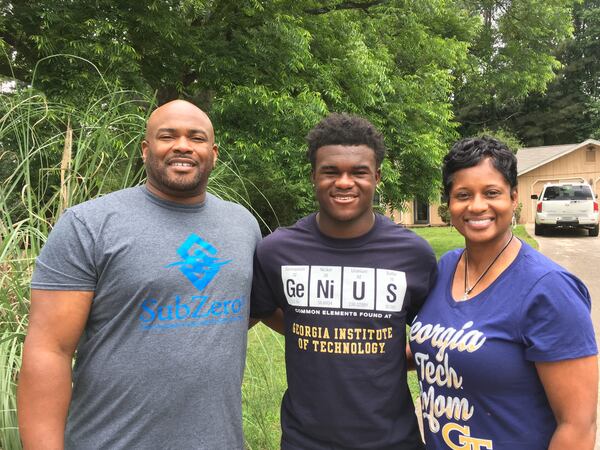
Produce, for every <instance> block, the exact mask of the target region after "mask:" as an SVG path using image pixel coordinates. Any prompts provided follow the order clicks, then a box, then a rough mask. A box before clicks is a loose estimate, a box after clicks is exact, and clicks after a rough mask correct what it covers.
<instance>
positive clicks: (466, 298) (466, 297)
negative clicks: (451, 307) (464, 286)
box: [461, 292, 469, 302]
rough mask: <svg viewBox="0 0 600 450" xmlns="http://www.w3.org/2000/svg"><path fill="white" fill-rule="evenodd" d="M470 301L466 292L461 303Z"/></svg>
mask: <svg viewBox="0 0 600 450" xmlns="http://www.w3.org/2000/svg"><path fill="white" fill-rule="evenodd" d="M465 300H469V294H468V293H467V292H465V295H463V296H462V298H461V301H463V302H464V301H465Z"/></svg>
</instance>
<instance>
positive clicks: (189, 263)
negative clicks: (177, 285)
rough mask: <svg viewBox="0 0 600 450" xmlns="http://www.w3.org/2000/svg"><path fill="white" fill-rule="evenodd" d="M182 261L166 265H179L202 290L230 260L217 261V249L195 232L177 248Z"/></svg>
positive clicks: (197, 287) (188, 277)
mask: <svg viewBox="0 0 600 450" xmlns="http://www.w3.org/2000/svg"><path fill="white" fill-rule="evenodd" d="M177 254H178V255H179V256H181V257H182V258H183V261H178V262H174V263H172V264H169V265H167V266H166V267H174V266H179V270H181V272H183V274H184V275H185V276H186V277H187V279H188V280H190V281H191V283H192V284H193V285H194V286H195V287H196V289H198V290H199V291H201V290H203V289H204V288H205V287H206V286H207V285H208V283H210V282H211V281H212V279H213V278H214V277H215V275H216V274H217V273H218V272H219V270H220V269H221V267H222V266H224V265H225V264H227V263H229V262H231V260H227V261H219V258H216V257H215V255H216V254H217V249H216V248H214V247H213V246H212V245H211V244H209V243H208V242H206V241H204V240H202V238H201V237H200V236H198V235H196V234H190V235H189V237H188V238H187V239H186V240H185V242H184V243H183V244H181V246H180V247H179V248H178V249H177Z"/></svg>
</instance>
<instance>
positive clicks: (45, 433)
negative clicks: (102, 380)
mask: <svg viewBox="0 0 600 450" xmlns="http://www.w3.org/2000/svg"><path fill="white" fill-rule="evenodd" d="M93 296H94V293H93V292H88V291H47V290H37V289H33V290H32V291H31V309H30V313H29V329H28V332H27V337H26V338H25V346H24V348H23V363H22V367H21V372H20V374H19V386H18V390H17V410H18V416H19V430H20V434H21V439H22V441H23V445H24V448H25V449H48V450H50V449H57V450H60V449H62V448H64V431H65V424H66V418H67V411H68V408H69V403H70V401H71V365H72V359H73V353H74V352H75V349H76V347H77V343H78V342H79V338H80V337H81V334H82V332H83V329H84V327H85V324H86V321H87V318H88V315H89V312H90V308H91V305H92V298H93Z"/></svg>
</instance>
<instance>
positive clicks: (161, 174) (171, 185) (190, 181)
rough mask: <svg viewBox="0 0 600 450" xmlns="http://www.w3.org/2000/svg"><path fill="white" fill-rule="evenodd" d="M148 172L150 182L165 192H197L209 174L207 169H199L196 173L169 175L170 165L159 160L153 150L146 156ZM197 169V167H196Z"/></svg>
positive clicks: (204, 183)
mask: <svg viewBox="0 0 600 450" xmlns="http://www.w3.org/2000/svg"><path fill="white" fill-rule="evenodd" d="M145 167H146V174H147V176H148V180H150V183H151V184H153V185H155V187H156V188H157V189H158V190H160V191H164V192H165V193H169V192H176V193H181V194H185V193H187V194H192V195H193V194H197V193H199V192H200V191H201V190H202V187H203V186H206V182H207V180H208V174H210V170H209V172H208V174H207V173H206V171H202V170H197V171H196V173H195V174H194V175H193V176H191V177H190V175H173V176H169V175H168V173H167V171H168V167H169V166H167V165H166V164H165V163H164V162H160V161H158V160H157V159H156V158H155V157H154V156H153V155H152V153H151V152H149V153H148V155H147V157H146V163H145ZM195 168H196V169H197V167H195Z"/></svg>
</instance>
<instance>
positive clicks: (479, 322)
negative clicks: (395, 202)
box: [410, 137, 598, 450]
mask: <svg viewBox="0 0 600 450" xmlns="http://www.w3.org/2000/svg"><path fill="white" fill-rule="evenodd" d="M443 183H444V191H445V194H446V197H447V199H448V206H449V211H450V215H451V218H452V224H453V225H454V227H456V229H457V230H458V231H459V232H460V233H461V234H462V235H463V236H464V238H465V249H460V250H454V251H451V252H449V253H447V254H446V255H444V256H443V257H442V259H441V260H440V262H439V275H438V279H437V282H436V285H435V287H434V288H433V289H432V291H431V292H430V294H429V296H428V298H427V301H426V302H425V305H424V306H423V308H422V309H421V311H420V312H419V315H418V316H417V317H416V318H415V320H414V322H413V324H412V327H411V331H410V346H411V349H412V353H413V357H414V360H415V363H416V365H417V375H418V376H419V381H420V386H421V409H422V414H423V424H424V430H425V440H426V445H427V449H436V450H438V449H444V448H450V449H464V450H467V449H468V450H480V449H481V450H483V449H494V450H509V449H510V450H542V449H548V448H550V449H578V450H586V449H589V450H591V449H593V447H594V440H595V422H596V402H597V389H598V369H597V359H596V356H595V355H596V354H597V348H596V343H595V338H594V331H593V327H592V323H591V319H590V314H589V310H590V297H589V293H588V291H587V289H586V287H585V286H584V285H583V283H582V282H581V281H580V280H579V279H577V278H576V277H575V276H573V275H572V274H570V273H568V272H567V271H566V270H564V269H563V268H562V267H560V266H558V265H557V264H555V263H553V262H552V261H550V260H549V259H548V258H546V257H544V256H543V255H541V254H540V253H538V252H537V251H535V250H534V249H532V248H531V247H530V246H529V245H527V244H526V243H524V242H521V241H520V240H519V239H517V238H515V237H514V236H513V234H512V227H511V223H512V220H513V215H514V210H515V208H516V206H517V162H516V158H515V156H514V155H513V154H512V152H510V151H509V150H508V148H507V147H506V146H505V145H504V144H502V143H501V142H498V141H497V140H495V139H492V138H488V137H482V138H475V139H463V140H461V141H459V142H457V143H456V144H455V145H454V146H453V147H452V149H451V150H450V153H449V154H448V155H447V156H446V158H445V159H444V167H443Z"/></svg>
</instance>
